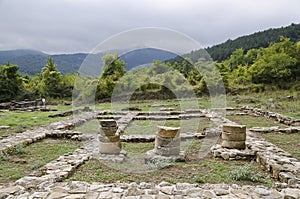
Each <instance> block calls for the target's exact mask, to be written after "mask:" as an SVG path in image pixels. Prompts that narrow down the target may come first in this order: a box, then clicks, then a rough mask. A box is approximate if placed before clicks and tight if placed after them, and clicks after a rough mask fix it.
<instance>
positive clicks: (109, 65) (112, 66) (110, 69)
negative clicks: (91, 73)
mask: <svg viewBox="0 0 300 199" xmlns="http://www.w3.org/2000/svg"><path fill="white" fill-rule="evenodd" d="M102 60H103V64H104V66H103V72H102V74H101V76H100V79H99V82H98V86H97V91H96V98H97V99H102V98H109V97H111V95H112V93H113V90H114V88H115V85H116V84H117V81H118V80H119V79H120V78H121V77H122V76H123V75H124V74H125V73H126V70H125V62H124V61H120V60H119V55H118V54H114V55H111V54H107V55H104V56H103V58H102Z"/></svg>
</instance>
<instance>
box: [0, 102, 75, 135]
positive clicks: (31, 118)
mask: <svg viewBox="0 0 300 199" xmlns="http://www.w3.org/2000/svg"><path fill="white" fill-rule="evenodd" d="M51 108H56V109H57V110H58V111H50V112H41V111H35V112H22V111H5V112H0V126H1V125H5V126H10V128H9V129H6V130H0V136H9V135H13V134H16V133H20V132H23V131H25V130H27V129H30V128H31V127H35V126H40V125H45V124H50V123H51V122H56V121H59V120H62V118H61V117H56V118H50V117H48V116H49V115H51V114H55V113H58V112H60V111H66V110H71V109H72V106H54V107H51ZM66 118H68V117H64V119H66Z"/></svg>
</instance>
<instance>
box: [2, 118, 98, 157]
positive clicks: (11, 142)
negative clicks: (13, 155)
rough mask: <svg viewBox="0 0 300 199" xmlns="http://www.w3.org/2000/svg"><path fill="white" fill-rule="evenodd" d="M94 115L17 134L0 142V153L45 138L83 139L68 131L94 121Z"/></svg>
mask: <svg viewBox="0 0 300 199" xmlns="http://www.w3.org/2000/svg"><path fill="white" fill-rule="evenodd" d="M95 116H96V113H86V114H83V115H78V116H76V117H75V118H72V119H68V120H63V121H59V122H54V123H51V124H49V125H47V126H42V127H37V128H34V129H30V130H27V131H24V132H22V133H18V134H16V135H13V136H9V137H7V138H4V139H1V140H0V153H7V152H9V151H10V150H12V149H14V147H16V146H17V145H29V144H31V143H34V142H37V141H39V140H41V139H44V138H46V137H69V138H71V137H73V136H77V138H78V139H81V138H84V136H79V135H80V134H81V133H80V132H76V131H70V130H72V129H74V128H75V127H76V126H80V125H82V124H84V123H85V122H86V121H89V120H92V119H94V118H95Z"/></svg>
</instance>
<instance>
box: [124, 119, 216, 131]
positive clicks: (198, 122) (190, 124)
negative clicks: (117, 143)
mask: <svg viewBox="0 0 300 199" xmlns="http://www.w3.org/2000/svg"><path fill="white" fill-rule="evenodd" d="M212 125H213V123H212V122H210V121H209V119H208V118H193V119H189V120H165V121H150V120H135V121H133V122H132V123H131V124H130V125H129V126H128V127H127V128H126V129H125V134H129V135H133V134H144V135H153V134H155V133H156V131H157V126H170V127H181V129H180V133H186V134H190V133H201V132H203V131H204V129H206V128H208V127H211V126H212Z"/></svg>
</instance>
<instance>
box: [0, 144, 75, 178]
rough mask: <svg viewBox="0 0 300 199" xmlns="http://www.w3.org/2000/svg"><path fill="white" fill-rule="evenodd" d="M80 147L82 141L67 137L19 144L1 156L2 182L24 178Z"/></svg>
mask: <svg viewBox="0 0 300 199" xmlns="http://www.w3.org/2000/svg"><path fill="white" fill-rule="evenodd" d="M78 147H80V143H78V142H75V141H71V140H66V139H59V140H58V139H44V140H42V141H41V142H37V143H34V144H31V145H29V146H17V147H16V148H15V150H13V151H12V152H11V153H10V154H2V155H1V156H0V184H1V183H8V182H13V181H15V180H17V179H19V178H22V177H23V176H26V175H28V174H30V173H32V172H33V171H35V170H37V169H39V168H41V167H42V166H43V165H45V164H46V163H48V162H50V161H51V160H54V159H56V158H58V157H59V156H61V155H63V154H65V153H68V152H72V151H74V150H75V149H76V148H78Z"/></svg>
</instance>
